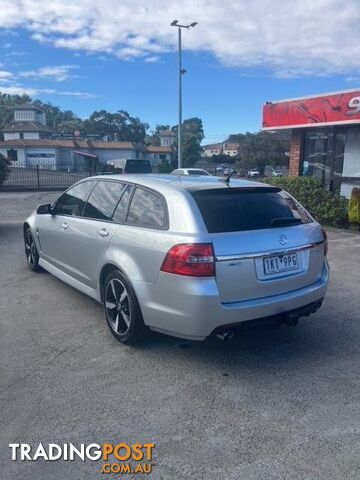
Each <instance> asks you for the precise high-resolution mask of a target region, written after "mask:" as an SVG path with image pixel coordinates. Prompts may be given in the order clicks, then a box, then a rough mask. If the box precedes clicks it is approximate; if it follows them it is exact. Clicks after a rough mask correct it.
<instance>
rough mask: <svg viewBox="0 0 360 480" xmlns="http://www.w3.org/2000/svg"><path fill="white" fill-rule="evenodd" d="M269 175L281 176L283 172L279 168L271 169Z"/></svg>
mask: <svg viewBox="0 0 360 480" xmlns="http://www.w3.org/2000/svg"><path fill="white" fill-rule="evenodd" d="M271 176H272V177H282V176H283V172H282V171H281V170H275V169H273V170H271Z"/></svg>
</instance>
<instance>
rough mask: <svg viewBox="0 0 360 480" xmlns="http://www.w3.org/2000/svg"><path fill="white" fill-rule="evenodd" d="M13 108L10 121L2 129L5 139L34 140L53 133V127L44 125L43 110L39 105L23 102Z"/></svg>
mask: <svg viewBox="0 0 360 480" xmlns="http://www.w3.org/2000/svg"><path fill="white" fill-rule="evenodd" d="M13 110H14V117H13V120H12V122H11V123H10V125H8V126H7V127H5V128H3V130H2V133H3V134H4V139H5V140H15V139H20V140H22V139H27V140H36V139H40V138H46V137H48V136H49V135H51V134H52V133H54V131H53V129H51V128H49V127H47V126H46V118H45V112H44V110H43V109H42V108H41V107H38V106H37V105H33V104H24V105H17V106H16V107H14V109H13Z"/></svg>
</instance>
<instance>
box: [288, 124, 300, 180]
mask: <svg viewBox="0 0 360 480" xmlns="http://www.w3.org/2000/svg"><path fill="white" fill-rule="evenodd" d="M301 143H302V130H299V129H296V130H292V132H291V143H290V161H289V175H290V176H291V177H298V176H299V172H300V158H301V157H300V155H301Z"/></svg>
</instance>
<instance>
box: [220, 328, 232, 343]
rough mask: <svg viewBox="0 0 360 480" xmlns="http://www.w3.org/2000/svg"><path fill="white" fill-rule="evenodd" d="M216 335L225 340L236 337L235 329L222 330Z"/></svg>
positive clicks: (228, 340)
mask: <svg viewBox="0 0 360 480" xmlns="http://www.w3.org/2000/svg"><path fill="white" fill-rule="evenodd" d="M216 337H217V338H218V339H219V340H222V341H223V342H230V340H232V339H233V338H234V331H233V330H222V331H221V332H218V333H217V334H216Z"/></svg>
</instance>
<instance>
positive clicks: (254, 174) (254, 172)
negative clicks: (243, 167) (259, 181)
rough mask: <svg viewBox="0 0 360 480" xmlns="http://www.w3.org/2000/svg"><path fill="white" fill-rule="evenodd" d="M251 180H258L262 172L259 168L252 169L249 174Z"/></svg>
mask: <svg viewBox="0 0 360 480" xmlns="http://www.w3.org/2000/svg"><path fill="white" fill-rule="evenodd" d="M247 174H248V177H249V178H257V177H259V176H260V171H259V169H258V168H251V169H250V170H248V172H247Z"/></svg>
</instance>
